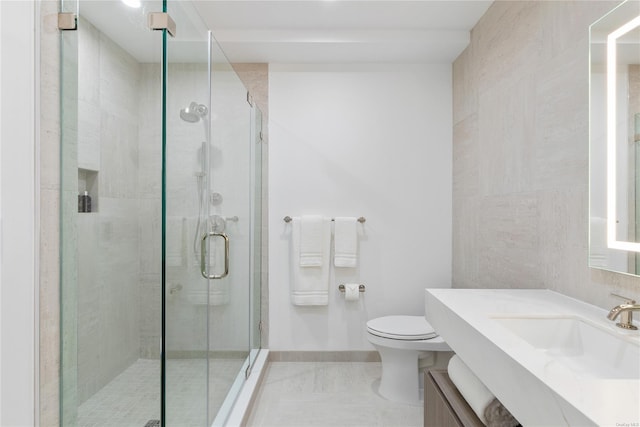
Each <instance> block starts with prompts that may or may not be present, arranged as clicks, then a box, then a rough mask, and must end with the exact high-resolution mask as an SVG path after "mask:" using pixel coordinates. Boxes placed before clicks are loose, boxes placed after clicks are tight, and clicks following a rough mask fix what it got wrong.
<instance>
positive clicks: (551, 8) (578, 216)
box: [453, 1, 640, 308]
mask: <svg viewBox="0 0 640 427" xmlns="http://www.w3.org/2000/svg"><path fill="white" fill-rule="evenodd" d="M618 3H619V2H617V1H616V2H578V1H554V2H538V1H531V2H526V1H525V2H519V1H515V2H511V1H499V2H495V3H494V4H493V5H492V6H491V7H490V8H489V10H488V11H487V13H486V14H485V15H484V16H483V18H482V19H481V20H480V22H479V23H478V24H477V25H476V27H475V28H474V29H473V31H472V38H471V44H470V46H469V47H468V48H467V50H466V51H465V52H464V53H463V54H462V55H461V56H460V57H459V58H458V59H457V60H456V62H455V63H454V66H453V70H454V117H455V121H454V123H456V126H455V128H454V142H453V144H454V180H453V192H454V194H453V204H454V232H453V253H454V257H453V285H454V287H460V288H464V287H469V288H500V287H507V288H549V289H553V290H556V291H558V292H561V293H563V294H566V295H569V296H572V297H575V298H578V299H581V300H584V301H586V302H589V303H591V304H595V305H598V306H601V307H603V308H609V307H611V306H613V305H615V304H616V303H617V302H616V299H615V298H613V297H611V296H610V293H611V292H617V293H621V294H623V295H628V296H631V297H635V298H636V299H640V279H638V278H636V277H630V276H625V275H622V274H616V273H611V272H606V271H599V270H595V269H590V268H589V267H588V264H587V262H588V261H587V252H588V251H587V245H588V236H587V227H588V225H587V224H588V222H587V218H588V151H589V142H588V117H589V113H588V54H589V52H588V49H589V46H588V27H589V25H590V24H591V23H592V22H594V21H595V20H596V19H597V18H599V17H600V16H601V15H602V14H603V13H604V12H606V11H607V10H609V9H611V8H612V7H613V6H615V5H616V4H618ZM476 97H477V99H478V101H477V105H476V106H475V108H474V102H473V101H472V100H473V99H475V98H476ZM474 158H475V159H476V161H477V162H478V165H477V166H476V165H474V164H473V160H472V159H474ZM476 169H478V170H477V171H476Z"/></svg>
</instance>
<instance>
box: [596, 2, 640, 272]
mask: <svg viewBox="0 0 640 427" xmlns="http://www.w3.org/2000/svg"><path fill="white" fill-rule="evenodd" d="M589 35H590V61H589V62H590V70H589V114H590V120H589V140H590V152H589V180H590V182H589V205H590V206H589V219H590V221H589V266H590V267H594V268H602V269H606V270H611V271H617V272H622V273H627V274H634V275H640V0H626V1H625V2H623V3H621V4H619V5H618V6H617V7H616V8H614V9H613V10H612V11H610V12H609V13H607V14H606V15H605V16H603V17H602V18H601V19H599V20H598V21H596V22H595V23H594V24H593V25H591V27H590V31H589Z"/></svg>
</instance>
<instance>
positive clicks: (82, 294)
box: [60, 0, 262, 426]
mask: <svg viewBox="0 0 640 427" xmlns="http://www.w3.org/2000/svg"><path fill="white" fill-rule="evenodd" d="M129 3H135V2H129ZM61 10H63V11H68V12H74V13H77V14H78V30H77V31H65V32H62V33H61V45H62V48H61V68H62V72H61V74H62V76H61V80H62V86H63V90H62V99H61V106H62V108H61V110H62V111H61V129H62V131H61V134H62V137H61V145H62V148H61V168H62V170H61V189H62V191H61V218H62V219H61V307H60V308H61V400H60V401H61V405H60V409H61V425H64V426H75V425H78V426H84V425H94V426H145V425H166V426H209V425H212V423H213V424H214V425H223V424H224V421H225V420H226V418H227V416H228V414H229V411H230V409H231V408H232V406H233V403H234V401H235V398H236V395H237V393H238V391H239V390H240V389H241V388H242V385H243V383H244V379H245V377H246V375H248V374H249V373H250V371H251V363H252V362H253V360H254V358H255V356H256V355H257V352H258V350H259V348H260V331H259V322H260V300H261V294H260V283H261V281H260V276H261V269H260V265H261V257H262V256H261V247H262V242H261V233H260V230H261V221H262V206H261V191H260V188H261V175H262V169H261V164H262V160H261V144H260V135H261V126H262V117H261V113H260V111H259V110H258V109H257V108H255V107H253V106H252V105H250V103H249V102H248V96H247V93H246V89H245V88H244V86H243V85H242V83H241V81H240V79H239V78H238V76H237V74H236V73H235V72H234V71H233V67H231V65H230V64H229V63H228V61H227V60H226V58H225V57H224V54H223V53H222V51H221V50H220V48H219V46H218V45H217V44H216V43H215V41H214V40H213V39H212V37H211V35H210V33H209V32H208V31H207V29H206V28H205V26H204V25H203V23H202V21H201V19H200V17H199V16H198V14H197V13H196V11H195V9H194V8H193V6H192V4H191V3H190V2H174V1H169V2H166V1H164V2H163V1H153V0H152V1H142V2H141V5H140V7H138V8H132V7H130V6H128V5H127V4H125V2H121V1H114V0H104V1H102V0H90V1H85V0H82V1H80V2H77V1H70V0H65V1H64V3H61ZM163 11H166V12H168V13H169V15H170V16H171V17H172V18H173V20H174V21H175V23H176V27H177V31H176V34H175V37H170V36H169V35H168V34H167V32H166V31H150V30H149V28H148V15H149V13H151V12H163ZM205 236H206V238H205ZM227 244H228V249H227ZM227 269H228V273H226V270H227ZM219 276H224V277H219ZM209 277H216V278H211V279H210V278H209ZM218 277H219V278H218Z"/></svg>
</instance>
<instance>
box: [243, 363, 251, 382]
mask: <svg viewBox="0 0 640 427" xmlns="http://www.w3.org/2000/svg"><path fill="white" fill-rule="evenodd" d="M249 375H251V363H249V365H248V366H247V369H246V370H245V371H244V378H245V379H247V378H249Z"/></svg>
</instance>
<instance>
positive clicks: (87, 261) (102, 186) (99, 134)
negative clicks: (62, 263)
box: [67, 19, 159, 404]
mask: <svg viewBox="0 0 640 427" xmlns="http://www.w3.org/2000/svg"><path fill="white" fill-rule="evenodd" d="M78 59H79V61H78V63H79V67H78V166H79V167H80V168H83V169H86V170H91V171H93V172H92V173H96V174H97V178H96V180H97V181H98V188H99V197H98V193H91V195H92V196H93V197H92V203H93V212H91V213H79V214H78V215H77V223H76V224H77V230H78V235H77V243H78V249H77V250H78V258H77V259H78V266H77V268H78V294H77V298H78V305H77V307H78V308H77V310H78V311H77V313H78V314H77V315H78V323H77V337H78V338H77V340H78V350H77V361H78V404H82V403H83V402H84V401H85V400H87V399H88V398H89V397H91V396H92V395H93V394H94V393H96V392H97V391H98V390H100V389H101V388H102V387H104V386H105V385H106V384H107V383H108V382H109V381H111V380H112V379H113V378H115V377H116V376H117V375H118V374H120V373H121V372H122V371H123V370H124V369H126V368H127V367H128V366H129V365H131V364H132V363H133V362H135V361H136V360H137V359H138V357H139V351H140V334H139V322H140V320H139V311H138V300H139V299H140V297H141V296H140V295H139V282H140V261H139V259H140V254H141V249H142V248H145V247H146V246H144V245H142V244H141V242H140V238H139V231H138V230H139V226H140V222H139V218H138V215H137V212H138V170H139V168H140V165H139V163H138V158H139V150H138V126H139V120H138V111H139V110H140V104H141V102H143V101H141V100H140V97H139V96H137V88H138V86H139V84H138V83H139V80H140V66H139V64H138V62H137V61H136V60H135V58H133V57H132V56H131V55H129V54H128V53H127V52H125V51H124V50H123V49H122V48H121V47H120V46H118V45H116V44H115V43H114V42H113V41H111V39H109V38H108V37H107V36H105V35H104V34H103V33H102V32H100V31H99V30H98V29H96V28H95V27H94V26H93V25H91V24H90V23H89V22H87V21H85V20H82V19H81V20H80V22H79V31H78ZM81 186H82V183H81ZM79 190H80V191H82V190H83V189H82V188H80V189H79ZM67 232H68V231H67ZM156 269H158V270H159V265H158V267H157V268H156ZM145 299H146V298H145Z"/></svg>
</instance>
